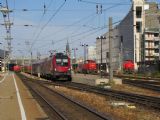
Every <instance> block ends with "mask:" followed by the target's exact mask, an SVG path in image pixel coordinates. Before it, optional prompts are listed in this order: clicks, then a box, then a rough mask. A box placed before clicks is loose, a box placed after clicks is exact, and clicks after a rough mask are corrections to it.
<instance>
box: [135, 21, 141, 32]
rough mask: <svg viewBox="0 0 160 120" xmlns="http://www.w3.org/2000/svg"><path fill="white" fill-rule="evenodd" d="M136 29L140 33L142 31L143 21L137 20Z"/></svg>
mask: <svg viewBox="0 0 160 120" xmlns="http://www.w3.org/2000/svg"><path fill="white" fill-rule="evenodd" d="M136 31H137V32H138V33H140V32H142V22H136Z"/></svg>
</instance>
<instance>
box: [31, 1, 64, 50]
mask: <svg viewBox="0 0 160 120" xmlns="http://www.w3.org/2000/svg"><path fill="white" fill-rule="evenodd" d="M65 3H66V0H65V1H64V2H63V3H62V4H61V5H60V7H59V8H58V9H57V11H56V12H55V13H54V14H53V15H52V16H51V17H50V18H49V20H48V21H47V23H46V24H44V25H43V26H42V28H41V29H40V31H39V33H38V34H37V36H36V38H35V39H34V41H33V42H32V44H31V48H30V49H32V47H33V46H34V44H35V42H36V41H37V39H38V37H39V36H40V34H41V33H42V31H43V30H44V29H45V27H46V26H47V25H48V24H49V23H50V22H51V20H52V19H53V18H54V17H55V16H56V14H57V13H58V12H59V11H60V10H61V9H62V7H63V6H64V5H65Z"/></svg>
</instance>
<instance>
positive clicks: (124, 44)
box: [96, 0, 160, 71]
mask: <svg viewBox="0 0 160 120" xmlns="http://www.w3.org/2000/svg"><path fill="white" fill-rule="evenodd" d="M156 5H157V4H156V3H154V2H152V3H149V2H146V1H145V0H132V6H131V9H130V11H129V12H128V14H127V15H126V17H125V18H124V19H123V20H122V21H121V22H120V23H119V25H117V26H116V27H114V28H113V30H112V36H111V39H112V53H113V56H112V63H113V66H112V67H113V70H114V71H117V70H121V68H122V62H123V61H124V60H132V61H133V62H134V64H135V70H138V68H139V66H140V64H141V63H142V61H144V60H151V59H148V58H147V55H148V53H147V49H146V47H145V46H146V44H147V43H148V44H149V45H150V42H149V41H147V39H146V38H147V37H146V33H147V32H149V31H146V28H147V29H149V28H152V27H153V28H155V27H159V28H160V20H159V23H158V22H156V23H155V22H153V21H150V22H148V20H149V19H150V18H152V19H157V18H158V17H157V16H156V17H155V14H157V13H152V14H149V13H150V12H148V11H153V10H151V9H153V8H154V9H155V11H158V15H159V16H160V12H159V9H158V5H157V6H156ZM156 8H157V9H156ZM159 19H160V17H159ZM146 20H147V22H146ZM152 24H153V25H152ZM154 24H155V25H154ZM153 34H154V35H156V36H155V37H156V39H158V41H159V38H160V35H159V34H158V35H157V34H155V33H153ZM104 36H105V37H106V39H105V40H103V43H102V63H103V64H106V63H107V64H108V62H109V59H108V57H107V54H108V53H109V39H108V38H109V35H108V33H106V34H104ZM155 37H154V38H153V37H152V39H155ZM154 44H155V43H154ZM157 44H159V43H157ZM152 46H153V45H152ZM153 47H157V46H156V45H155V46H153ZM154 52H156V55H158V56H159V53H158V52H159V51H158V50H155V49H154ZM96 55H97V63H101V40H99V39H97V40H96ZM154 55H155V54H154Z"/></svg>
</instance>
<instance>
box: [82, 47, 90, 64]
mask: <svg viewBox="0 0 160 120" xmlns="http://www.w3.org/2000/svg"><path fill="white" fill-rule="evenodd" d="M80 46H82V47H84V63H85V61H86V47H88V45H87V44H81V45H80Z"/></svg>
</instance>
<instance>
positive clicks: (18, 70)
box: [13, 65, 21, 72]
mask: <svg viewBox="0 0 160 120" xmlns="http://www.w3.org/2000/svg"><path fill="white" fill-rule="evenodd" d="M13 71H14V72H20V71H21V66H19V65H15V66H14V67H13Z"/></svg>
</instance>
